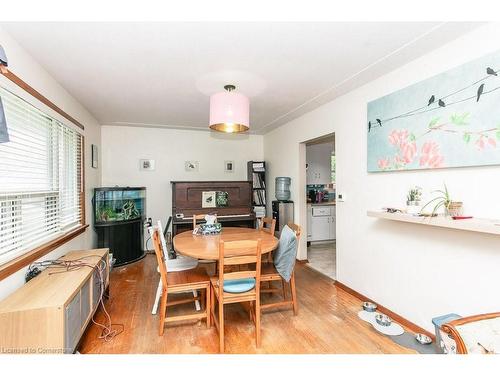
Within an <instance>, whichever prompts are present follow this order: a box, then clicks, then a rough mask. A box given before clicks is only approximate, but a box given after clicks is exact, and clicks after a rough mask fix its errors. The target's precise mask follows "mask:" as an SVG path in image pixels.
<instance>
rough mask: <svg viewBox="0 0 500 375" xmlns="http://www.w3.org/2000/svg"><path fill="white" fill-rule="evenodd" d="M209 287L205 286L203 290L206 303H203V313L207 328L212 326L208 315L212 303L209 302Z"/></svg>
mask: <svg viewBox="0 0 500 375" xmlns="http://www.w3.org/2000/svg"><path fill="white" fill-rule="evenodd" d="M210 289H211V288H210V285H209V286H207V288H206V289H205V297H206V302H205V313H206V316H207V328H210V327H211V326H212V323H211V321H212V319H211V317H210V314H211V313H212V312H211V305H212V302H211V299H210Z"/></svg>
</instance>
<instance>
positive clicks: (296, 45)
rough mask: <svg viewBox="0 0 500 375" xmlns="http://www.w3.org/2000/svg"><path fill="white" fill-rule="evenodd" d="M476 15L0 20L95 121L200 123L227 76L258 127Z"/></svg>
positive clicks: (447, 36) (389, 66) (401, 59)
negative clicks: (453, 19) (370, 19)
mask: <svg viewBox="0 0 500 375" xmlns="http://www.w3.org/2000/svg"><path fill="white" fill-rule="evenodd" d="M478 25H479V24H478V23H464V22H461V23H436V22H419V23H408V22H405V23H390V22H384V23H338V22H336V23H278V22H277V23H29V22H28V23H24V22H23V23H2V24H0V26H1V27H3V28H4V29H5V30H6V31H7V32H8V33H9V34H11V35H12V37H14V38H15V39H16V40H17V41H18V42H19V43H20V44H21V45H22V46H23V47H24V48H25V49H26V50H27V51H28V52H29V53H30V54H31V55H32V56H33V57H34V58H35V59H36V60H37V61H38V62H39V63H41V65H42V66H44V68H45V69H46V70H47V71H48V72H49V73H50V74H51V75H52V76H53V77H54V78H55V79H56V80H57V81H58V82H59V83H60V84H61V85H62V86H63V87H64V88H66V89H67V90H68V91H69V92H70V93H71V94H72V95H73V96H74V97H75V98H76V99H77V100H78V101H80V103H82V104H83V105H84V106H85V107H86V108H87V109H88V110H89V111H90V112H91V113H92V114H93V115H94V116H95V118H96V119H97V120H98V121H99V122H100V123H101V124H109V125H119V124H130V125H137V126H165V127H186V128H199V129H207V124H208V110H209V95H210V94H212V93H214V92H216V91H220V90H222V86H223V85H224V84H227V83H232V84H235V85H236V86H237V89H238V90H239V91H241V92H242V93H245V94H247V95H249V96H251V114H250V122H251V127H252V132H254V133H261V134H262V133H265V132H267V131H269V130H271V129H273V128H275V127H277V126H279V125H281V124H283V123H285V122H287V121H290V120H291V119H293V118H296V117H298V116H300V115H302V114H303V113H305V112H307V111H310V110H312V109H314V108H316V107H318V106H319V105H321V104H323V103H326V102H327V101H330V100H332V99H333V98H335V97H337V96H339V95H342V94H343V93H345V92H347V91H350V90H352V89H354V88H356V87H359V86H361V85H363V84H365V83H367V82H369V81H371V80H373V79H374V78H377V77H379V76H381V75H383V74H385V73H387V72H389V71H391V70H393V69H395V68H397V67H398V66H401V65H403V64H404V63H406V62H408V61H411V60H412V59H414V58H416V57H418V56H420V55H422V54H424V53H426V52H428V51H430V50H432V49H434V48H437V47H439V46H440V45H442V44H445V43H446V42H448V41H450V40H452V39H454V38H457V37H458V36H460V35H462V34H464V33H466V32H468V31H470V30H472V29H473V28H475V27H477V26H478ZM7 53H8V51H7ZM11 68H12V70H13V71H14V72H15V69H16V68H15V66H11Z"/></svg>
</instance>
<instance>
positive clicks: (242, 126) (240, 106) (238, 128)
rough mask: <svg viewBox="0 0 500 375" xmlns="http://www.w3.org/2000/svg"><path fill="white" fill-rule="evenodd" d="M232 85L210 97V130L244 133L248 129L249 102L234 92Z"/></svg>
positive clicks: (243, 96)
mask: <svg viewBox="0 0 500 375" xmlns="http://www.w3.org/2000/svg"><path fill="white" fill-rule="evenodd" d="M235 89H236V87H235V86H234V85H226V86H224V90H226V91H223V92H219V93H217V94H213V95H212V96H211V97H210V123H209V126H210V129H213V130H216V131H219V132H225V133H241V132H246V131H247V130H248V129H249V128H250V101H249V100H248V97H246V96H245V95H243V94H240V93H237V92H234V90H235Z"/></svg>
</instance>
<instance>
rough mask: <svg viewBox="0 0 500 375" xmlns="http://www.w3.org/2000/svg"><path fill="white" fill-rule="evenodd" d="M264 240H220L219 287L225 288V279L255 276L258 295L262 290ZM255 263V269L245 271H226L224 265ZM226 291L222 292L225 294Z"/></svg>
mask: <svg viewBox="0 0 500 375" xmlns="http://www.w3.org/2000/svg"><path fill="white" fill-rule="evenodd" d="M261 254H262V241H261V240H260V239H259V240H257V241H250V240H242V241H229V242H225V241H223V240H221V241H220V242H219V288H220V290H222V289H223V288H224V280H238V279H246V278H251V277H253V278H255V289H256V293H257V296H258V295H259V292H260V270H261ZM248 264H255V270H254V269H248V270H244V271H226V270H225V269H224V266H240V265H248ZM223 294H224V293H221V295H223Z"/></svg>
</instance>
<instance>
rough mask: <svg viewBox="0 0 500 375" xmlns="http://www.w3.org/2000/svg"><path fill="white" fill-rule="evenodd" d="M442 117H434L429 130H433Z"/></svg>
mask: <svg viewBox="0 0 500 375" xmlns="http://www.w3.org/2000/svg"><path fill="white" fill-rule="evenodd" d="M439 119H440V117H434V118H433V119H432V120H431V122H429V128H430V129H432V128H433V127H434V126H436V124H437V123H438V121H439Z"/></svg>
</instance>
